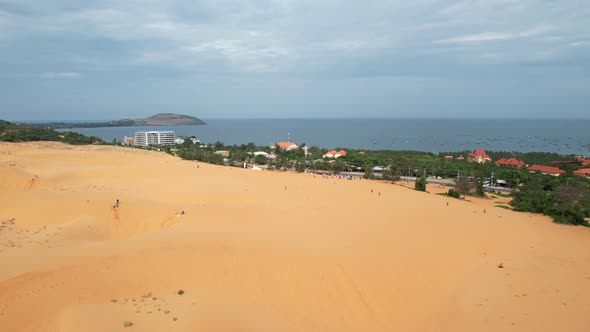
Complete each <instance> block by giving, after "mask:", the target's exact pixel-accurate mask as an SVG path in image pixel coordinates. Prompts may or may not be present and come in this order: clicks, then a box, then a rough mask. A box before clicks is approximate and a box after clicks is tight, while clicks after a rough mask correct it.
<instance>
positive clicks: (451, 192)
mask: <svg viewBox="0 0 590 332" xmlns="http://www.w3.org/2000/svg"><path fill="white" fill-rule="evenodd" d="M447 195H449V196H451V197H454V198H459V197H461V194H460V193H459V192H458V191H457V190H455V189H449V191H448V192H447Z"/></svg>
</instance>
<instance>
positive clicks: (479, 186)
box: [475, 178, 486, 197]
mask: <svg viewBox="0 0 590 332" xmlns="http://www.w3.org/2000/svg"><path fill="white" fill-rule="evenodd" d="M475 191H476V193H477V195H478V196H481V197H485V196H486V192H485V190H483V178H479V179H477V185H476V186H475Z"/></svg>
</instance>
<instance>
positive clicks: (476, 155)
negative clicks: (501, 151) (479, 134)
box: [467, 149, 492, 164]
mask: <svg viewBox="0 0 590 332" xmlns="http://www.w3.org/2000/svg"><path fill="white" fill-rule="evenodd" d="M467 161H468V162H470V163H473V162H475V163H478V164H485V163H490V162H492V157H490V156H488V154H487V153H486V150H484V149H475V150H473V152H471V153H470V154H469V155H467Z"/></svg>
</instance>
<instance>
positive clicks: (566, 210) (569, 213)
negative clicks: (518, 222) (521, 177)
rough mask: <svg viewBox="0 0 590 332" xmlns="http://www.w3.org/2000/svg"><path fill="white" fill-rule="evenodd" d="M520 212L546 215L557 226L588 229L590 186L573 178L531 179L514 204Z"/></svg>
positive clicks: (515, 208) (522, 188)
mask: <svg viewBox="0 0 590 332" xmlns="http://www.w3.org/2000/svg"><path fill="white" fill-rule="evenodd" d="M510 204H511V205H512V206H513V207H514V210H516V211H526V212H534V213H542V214H545V215H547V216H550V217H551V218H553V220H554V221H555V222H558V223H562V224H570V225H585V226H588V223H587V222H586V221H585V220H584V219H585V218H588V217H590V184H589V183H588V181H587V180H585V179H579V178H575V177H571V176H563V177H553V176H548V175H538V176H534V177H531V179H530V180H529V181H528V182H527V183H525V184H524V185H523V186H522V187H521V188H520V190H518V191H516V192H515V193H514V198H513V199H512V201H511V202H510Z"/></svg>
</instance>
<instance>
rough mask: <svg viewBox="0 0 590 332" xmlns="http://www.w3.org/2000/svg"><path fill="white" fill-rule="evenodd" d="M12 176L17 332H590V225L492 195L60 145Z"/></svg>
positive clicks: (4, 192)
mask: <svg viewBox="0 0 590 332" xmlns="http://www.w3.org/2000/svg"><path fill="white" fill-rule="evenodd" d="M0 180H1V181H0V202H1V203H0V222H1V224H0V266H1V269H0V327H2V328H1V329H0V330H2V331H68V332H69V331H118V330H129V331H134V330H135V331H195V330H200V331H505V330H509V331H557V330H560V331H566V330H567V331H588V330H589V329H590V321H589V320H588V318H587V313H588V311H589V310H590V250H589V244H590V230H588V229H583V228H575V227H567V226H560V225H556V224H553V223H551V222H550V221H549V220H548V219H546V218H544V217H541V216H533V215H529V214H518V213H513V212H511V211H506V210H502V209H497V208H494V207H493V202H492V203H490V201H474V202H462V201H458V200H452V201H450V206H449V207H446V202H447V201H448V199H446V198H444V197H441V196H438V195H434V194H426V193H419V192H415V191H413V190H410V189H407V188H403V187H400V186H395V185H388V184H384V183H378V182H371V181H366V180H354V181H348V180H337V179H327V178H322V177H320V176H317V177H314V176H312V175H307V174H284V173H283V174H281V173H273V172H257V171H251V170H242V169H235V168H228V167H217V166H213V165H207V164H200V163H195V162H188V161H181V160H178V159H176V158H174V157H171V156H167V155H163V154H161V153H155V152H144V151H141V150H134V149H123V148H114V147H104V146H91V147H88V146H85V147H72V146H67V145H61V144H55V143H30V144H0ZM371 190H372V192H371ZM434 190H435V189H433V191H434ZM116 198H119V199H120V201H121V206H120V207H119V208H118V209H114V208H113V207H112V204H113V202H114V200H115V199H116ZM484 208H485V209H486V212H487V213H486V214H483V209H484ZM179 210H185V212H186V214H185V215H182V216H181V217H178V216H177V215H176V214H175V212H176V211H179ZM500 213H501V214H502V217H501V218H500V217H499V214H500ZM500 262H503V263H504V266H505V267H504V268H503V269H499V268H498V267H497V265H498V264H499V263H500ZM180 289H182V290H184V291H185V293H184V294H183V295H178V294H177V292H178V290H180ZM125 321H129V322H131V323H133V325H132V326H130V327H128V328H125V327H123V323H124V322H125Z"/></svg>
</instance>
